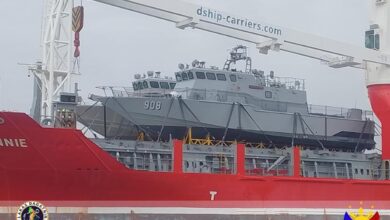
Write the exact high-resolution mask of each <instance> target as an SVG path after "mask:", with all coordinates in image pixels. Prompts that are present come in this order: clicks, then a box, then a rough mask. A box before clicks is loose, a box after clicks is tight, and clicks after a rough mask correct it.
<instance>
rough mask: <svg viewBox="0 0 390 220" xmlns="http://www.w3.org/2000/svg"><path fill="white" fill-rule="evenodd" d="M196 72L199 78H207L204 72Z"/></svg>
mask: <svg viewBox="0 0 390 220" xmlns="http://www.w3.org/2000/svg"><path fill="white" fill-rule="evenodd" d="M195 74H196V78H198V79H206V76H205V74H204V72H196V73H195Z"/></svg>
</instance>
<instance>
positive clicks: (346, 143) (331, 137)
mask: <svg viewBox="0 0 390 220" xmlns="http://www.w3.org/2000/svg"><path fill="white" fill-rule="evenodd" d="M240 60H243V61H245V63H246V69H245V71H237V70H236V69H233V68H232V64H235V63H236V62H237V61H240ZM179 68H180V71H178V72H176V73H175V76H176V81H177V83H176V86H175V88H174V89H173V90H172V91H171V92H169V93H164V94H162V93H156V94H149V95H148V96H139V95H137V94H136V93H135V91H130V90H129V89H123V90H122V91H119V90H118V91H115V89H113V91H114V92H113V95H112V96H107V95H105V96H98V95H92V96H91V97H92V99H94V100H97V101H99V102H100V103H102V104H103V105H104V106H105V107H106V108H107V109H108V110H109V111H110V112H113V113H115V114H116V115H119V116H120V117H121V118H123V119H125V120H126V121H128V122H129V123H131V124H132V125H133V126H132V127H131V131H130V130H127V131H125V132H124V133H127V134H129V133H132V132H135V133H142V134H144V135H146V137H147V138H149V139H150V140H153V141H168V140H171V139H183V138H185V137H188V135H189V132H191V134H190V135H191V137H194V138H203V137H207V138H209V139H211V140H221V141H243V142H246V143H260V144H261V145H262V146H265V147H272V146H276V147H283V146H304V147H305V148H308V149H330V150H337V151H340V150H341V151H353V152H357V151H362V150H364V149H373V148H374V146H375V142H374V135H375V123H374V121H373V120H372V112H369V111H363V110H360V109H344V108H334V107H326V106H314V105H308V103H307V95H306V91H305V82H304V80H301V79H294V78H283V77H276V76H275V75H274V72H272V71H271V72H270V73H269V74H268V75H266V74H265V73H264V72H263V71H259V70H256V69H252V66H251V59H250V57H248V56H247V50H246V47H245V46H237V47H235V48H234V49H233V50H231V52H230V58H229V59H228V60H227V61H226V63H225V65H224V68H223V69H218V68H216V67H210V68H207V67H206V65H205V62H199V61H194V62H193V63H192V66H191V67H190V66H189V65H187V66H185V65H179ZM156 86H157V85H156ZM104 126H107V125H104ZM106 129H107V128H106ZM128 129H130V127H128ZM117 138H119V139H121V137H120V136H117ZM124 139H125V137H124Z"/></svg>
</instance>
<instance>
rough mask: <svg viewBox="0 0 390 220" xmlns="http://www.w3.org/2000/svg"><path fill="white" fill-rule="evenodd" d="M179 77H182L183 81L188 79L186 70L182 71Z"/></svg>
mask: <svg viewBox="0 0 390 220" xmlns="http://www.w3.org/2000/svg"><path fill="white" fill-rule="evenodd" d="M181 78H182V79H183V81H185V80H188V75H187V73H186V72H182V73H181Z"/></svg>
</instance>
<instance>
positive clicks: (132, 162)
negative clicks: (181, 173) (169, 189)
mask: <svg viewBox="0 0 390 220" xmlns="http://www.w3.org/2000/svg"><path fill="white" fill-rule="evenodd" d="M117 160H118V161H120V162H122V163H123V164H125V165H126V167H127V168H129V169H134V170H145V171H158V172H172V159H171V158H153V159H151V158H149V157H146V156H133V155H130V156H120V157H117Z"/></svg>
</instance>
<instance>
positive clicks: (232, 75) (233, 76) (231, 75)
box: [230, 74, 237, 82]
mask: <svg viewBox="0 0 390 220" xmlns="http://www.w3.org/2000/svg"><path fill="white" fill-rule="evenodd" d="M230 81H232V82H237V76H236V75H234V74H230Z"/></svg>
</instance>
